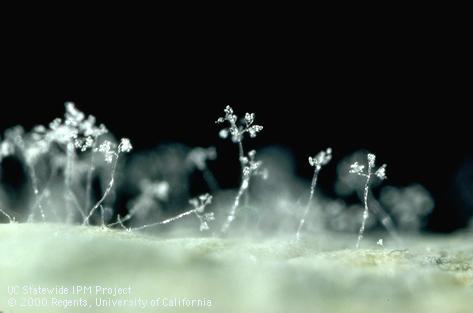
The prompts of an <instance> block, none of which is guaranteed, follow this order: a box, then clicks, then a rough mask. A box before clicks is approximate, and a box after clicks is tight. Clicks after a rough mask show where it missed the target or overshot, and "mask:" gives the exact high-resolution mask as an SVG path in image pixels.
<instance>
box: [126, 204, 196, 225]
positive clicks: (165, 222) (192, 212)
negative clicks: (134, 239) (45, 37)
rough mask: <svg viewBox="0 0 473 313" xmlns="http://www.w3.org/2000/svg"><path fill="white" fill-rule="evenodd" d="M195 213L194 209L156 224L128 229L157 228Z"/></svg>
mask: <svg viewBox="0 0 473 313" xmlns="http://www.w3.org/2000/svg"><path fill="white" fill-rule="evenodd" d="M195 212H196V209H192V210H189V211H186V212H184V213H181V214H179V215H177V216H174V217H171V218H168V219H166V220H164V221H161V222H157V223H152V224H147V225H143V226H140V227H136V228H130V230H143V229H146V228H149V227H154V226H158V225H165V224H169V223H171V222H174V221H177V220H178V219H181V218H183V217H185V216H187V215H191V214H194V213H195Z"/></svg>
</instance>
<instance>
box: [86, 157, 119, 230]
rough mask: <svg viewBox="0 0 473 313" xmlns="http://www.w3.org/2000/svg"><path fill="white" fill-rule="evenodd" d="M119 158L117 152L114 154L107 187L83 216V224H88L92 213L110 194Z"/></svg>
mask: <svg viewBox="0 0 473 313" xmlns="http://www.w3.org/2000/svg"><path fill="white" fill-rule="evenodd" d="M119 158H120V154H119V153H117V154H116V156H115V160H114V162H113V165H112V171H111V174H110V181H109V182H108V186H107V189H106V190H105V192H104V193H103V195H102V198H100V200H99V201H98V202H97V203H96V204H95V205H94V207H93V208H92V209H91V210H90V212H89V214H88V215H87V216H86V217H85V219H84V222H83V225H88V224H89V220H90V218H91V217H92V215H94V213H95V211H96V210H97V209H98V208H99V207H100V206H101V205H102V203H103V202H104V201H105V199H106V198H107V196H108V195H109V194H110V192H111V191H112V188H113V184H114V182H115V172H116V170H117V164H118V160H119Z"/></svg>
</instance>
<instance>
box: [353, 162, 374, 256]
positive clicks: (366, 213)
mask: <svg viewBox="0 0 473 313" xmlns="http://www.w3.org/2000/svg"><path fill="white" fill-rule="evenodd" d="M371 174H372V173H371V164H369V165H368V174H367V175H366V182H365V189H364V195H363V202H364V205H365V209H364V210H363V219H362V221H361V227H360V230H359V232H358V240H357V241H356V248H359V247H360V242H361V240H362V239H363V233H364V232H365V227H366V220H367V219H368V217H369V209H368V192H369V188H370V187H369V185H370V180H371Z"/></svg>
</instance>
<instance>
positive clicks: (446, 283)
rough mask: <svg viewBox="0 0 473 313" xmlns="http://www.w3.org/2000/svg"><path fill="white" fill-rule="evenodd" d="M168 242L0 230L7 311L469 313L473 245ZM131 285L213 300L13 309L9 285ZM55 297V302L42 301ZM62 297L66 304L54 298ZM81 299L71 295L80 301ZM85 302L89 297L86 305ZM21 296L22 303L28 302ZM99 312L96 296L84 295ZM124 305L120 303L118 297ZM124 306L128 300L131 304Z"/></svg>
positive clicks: (141, 293) (73, 231) (1, 304)
mask: <svg viewBox="0 0 473 313" xmlns="http://www.w3.org/2000/svg"><path fill="white" fill-rule="evenodd" d="M355 240H356V238H355V236H349V237H339V236H337V237H334V235H331V236H328V235H325V236H318V237H316V239H314V240H303V241H302V242H300V243H295V242H294V241H293V239H292V238H289V239H286V240H277V239H268V240H257V239H253V240H250V239H240V240H238V239H219V238H194V239H192V238H188V239H162V238H152V237H145V236H141V235H138V234H130V233H124V232H117V231H103V230H100V229H97V228H91V227H89V228H85V227H74V226H59V225H31V224H30V225H28V224H9V225H7V224H1V225H0V311H4V312H5V313H10V312H48V313H54V312H225V313H231V312H237V313H246V312H249V313H266V312H268V313H269V312H272V313H273V312H350V313H357V312H429V313H435V312H442V313H445V312H449V313H452V312H471V311H472V310H473V243H472V240H471V238H470V237H469V236H463V237H462V236H452V237H438V238H422V239H419V238H418V239H411V240H405V242H404V243H403V244H402V245H403V248H404V249H389V240H387V239H386V238H385V243H386V245H387V247H386V248H381V247H377V246H376V245H375V244H374V243H375V242H376V240H377V238H374V237H373V238H367V239H366V240H365V241H364V242H363V246H364V247H370V249H359V250H355V249H352V248H351V247H352V246H353V245H354V242H355ZM29 284H33V285H37V284H41V285H42V286H46V287H54V286H56V285H59V286H61V285H63V286H65V287H71V286H72V285H93V286H95V285H97V284H98V285H105V286H107V287H115V286H123V287H126V286H128V285H131V286H132V297H133V298H135V297H142V298H146V299H154V298H158V297H161V298H164V297H170V298H175V297H177V298H186V297H187V298H208V299H212V307H207V308H180V309H176V308H174V309H172V308H169V307H168V308H163V307H161V308H158V309H156V308H153V309H149V308H148V309H145V310H140V309H138V308H122V309H119V308H96V307H94V306H92V308H86V309H80V308H70V309H67V310H64V309H60V308H52V307H51V306H47V307H45V308H18V307H15V308H9V307H8V305H7V300H8V298H9V296H8V294H7V286H8V285H29ZM43 297H45V298H51V296H43ZM57 297H58V298H60V297H61V296H57ZM79 297H80V296H71V295H69V296H65V298H70V299H78V298H79ZM83 297H84V296H83ZM21 298H25V297H24V296H19V297H16V299H17V301H21ZM85 298H87V299H88V300H89V301H90V303H94V301H95V300H94V299H95V298H96V296H95V295H93V296H90V295H89V296H86V297H85ZM119 298H123V296H122V297H119ZM124 298H127V297H124Z"/></svg>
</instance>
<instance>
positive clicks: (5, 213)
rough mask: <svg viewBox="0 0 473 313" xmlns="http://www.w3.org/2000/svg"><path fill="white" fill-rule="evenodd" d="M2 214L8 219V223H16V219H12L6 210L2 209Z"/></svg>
mask: <svg viewBox="0 0 473 313" xmlns="http://www.w3.org/2000/svg"><path fill="white" fill-rule="evenodd" d="M0 213H1V214H2V215H4V216H5V217H6V218H8V221H9V222H10V223H13V222H14V221H15V220H14V218H12V217H11V216H10V214H8V213H7V212H5V211H4V210H2V208H0Z"/></svg>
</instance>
